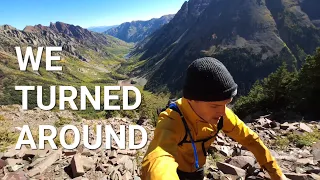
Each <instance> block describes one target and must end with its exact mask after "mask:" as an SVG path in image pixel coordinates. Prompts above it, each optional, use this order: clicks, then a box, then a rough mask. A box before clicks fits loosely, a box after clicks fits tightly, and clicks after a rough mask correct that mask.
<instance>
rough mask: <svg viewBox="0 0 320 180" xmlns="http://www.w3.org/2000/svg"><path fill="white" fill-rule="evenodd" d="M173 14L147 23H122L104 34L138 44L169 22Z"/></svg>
mask: <svg viewBox="0 0 320 180" xmlns="http://www.w3.org/2000/svg"><path fill="white" fill-rule="evenodd" d="M173 17H174V15H173V14H170V15H165V16H162V17H160V18H153V19H150V20H148V21H132V22H126V23H122V24H120V25H119V26H117V27H115V28H111V29H108V30H107V31H105V32H104V33H105V34H108V35H111V36H114V37H117V38H119V39H121V40H123V41H126V42H134V43H136V42H139V41H141V40H143V39H144V38H146V37H147V36H149V35H151V34H152V33H153V32H155V31H156V30H158V29H159V28H161V27H162V26H163V25H165V24H167V23H168V22H170V20H171V19H172V18H173Z"/></svg>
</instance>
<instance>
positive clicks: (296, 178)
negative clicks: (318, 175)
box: [284, 173, 308, 180]
mask: <svg viewBox="0 0 320 180" xmlns="http://www.w3.org/2000/svg"><path fill="white" fill-rule="evenodd" d="M284 175H285V176H286V177H287V178H289V179H291V180H304V179H305V180H308V174H297V173H284Z"/></svg>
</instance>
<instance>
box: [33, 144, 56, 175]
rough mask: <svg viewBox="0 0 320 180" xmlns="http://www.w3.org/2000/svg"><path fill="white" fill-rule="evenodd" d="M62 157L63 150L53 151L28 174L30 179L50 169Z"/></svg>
mask: <svg viewBox="0 0 320 180" xmlns="http://www.w3.org/2000/svg"><path fill="white" fill-rule="evenodd" d="M61 155H62V149H58V150H56V151H53V152H52V153H51V154H50V155H49V156H48V157H47V158H46V159H45V160H43V161H42V162H40V163H39V164H38V165H36V166H35V167H34V168H33V169H31V170H30V171H29V172H28V176H29V177H33V176H35V175H39V174H41V173H42V172H43V171H45V170H46V169H47V168H48V167H50V166H51V165H52V164H53V163H54V162H56V161H57V160H58V159H60V157H61Z"/></svg>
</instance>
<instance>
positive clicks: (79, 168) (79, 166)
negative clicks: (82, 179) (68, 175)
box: [71, 154, 85, 177]
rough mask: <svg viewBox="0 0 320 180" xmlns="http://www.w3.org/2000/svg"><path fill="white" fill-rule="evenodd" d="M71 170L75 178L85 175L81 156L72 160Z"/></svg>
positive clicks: (78, 155)
mask: <svg viewBox="0 0 320 180" xmlns="http://www.w3.org/2000/svg"><path fill="white" fill-rule="evenodd" d="M71 169H72V173H73V176H74V177H78V176H82V175H83V174H84V173H85V171H84V168H83V161H82V160H81V155H80V154H76V155H74V156H73V158H72V160H71Z"/></svg>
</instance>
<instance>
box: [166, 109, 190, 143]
mask: <svg viewBox="0 0 320 180" xmlns="http://www.w3.org/2000/svg"><path fill="white" fill-rule="evenodd" d="M169 108H170V109H172V110H174V111H176V112H178V113H179V114H180V116H181V119H182V122H183V126H184V128H185V131H186V134H185V135H184V137H183V139H182V141H180V142H179V143H178V145H179V146H181V145H182V144H183V143H184V142H186V141H187V137H188V131H190V130H189V128H188V125H187V122H186V120H185V119H184V117H183V115H182V113H181V111H180V109H179V108H178V107H177V105H176V104H175V103H171V104H170V105H169Z"/></svg>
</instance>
